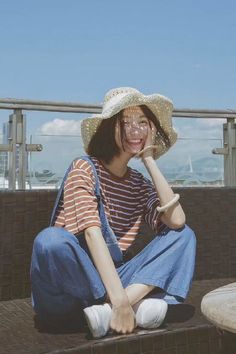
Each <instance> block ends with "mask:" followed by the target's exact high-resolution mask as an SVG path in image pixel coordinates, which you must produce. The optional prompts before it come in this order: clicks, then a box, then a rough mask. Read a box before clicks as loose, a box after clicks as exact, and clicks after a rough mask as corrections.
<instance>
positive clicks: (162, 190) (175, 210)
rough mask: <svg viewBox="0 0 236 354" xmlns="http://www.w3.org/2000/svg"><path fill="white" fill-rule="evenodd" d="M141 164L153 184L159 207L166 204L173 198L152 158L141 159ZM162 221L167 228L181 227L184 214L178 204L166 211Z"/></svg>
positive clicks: (171, 191) (183, 221)
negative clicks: (158, 199)
mask: <svg viewBox="0 0 236 354" xmlns="http://www.w3.org/2000/svg"><path fill="white" fill-rule="evenodd" d="M143 163H144V165H145V167H146V169H147V171H148V172H149V174H150V176H151V178H152V181H153V184H154V186H155V189H156V191H157V194H158V196H159V198H160V204H161V206H162V205H165V204H167V203H168V202H169V201H170V200H172V199H173V197H174V192H173V190H172V188H171V187H170V185H169V183H168V182H167V180H166V179H165V177H164V176H163V174H162V173H161V171H160V170H159V168H158V166H157V164H156V162H155V160H154V159H153V158H152V157H150V156H148V157H145V158H143ZM162 220H163V222H165V223H166V224H167V226H169V227H172V228H178V227H181V226H182V225H183V224H184V223H185V214H184V211H183V209H182V207H181V205H180V203H179V202H177V203H175V204H174V205H173V206H171V207H170V208H169V209H167V210H166V211H165V213H164V214H163V216H162Z"/></svg>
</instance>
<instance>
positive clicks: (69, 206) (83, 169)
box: [64, 159, 101, 234]
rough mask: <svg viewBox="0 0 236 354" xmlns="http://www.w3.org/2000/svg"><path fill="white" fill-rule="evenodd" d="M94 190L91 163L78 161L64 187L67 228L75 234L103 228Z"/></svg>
mask: <svg viewBox="0 0 236 354" xmlns="http://www.w3.org/2000/svg"><path fill="white" fill-rule="evenodd" d="M94 188H95V177H94V175H93V170H92V167H91V165H90V163H89V162H88V161H84V160H82V159H78V160H76V161H75V162H74V164H73V167H72V170H71V171H70V173H69V174H68V177H67V179H66V182H65V187H64V215H65V227H66V229H67V230H68V231H70V232H72V233H73V234H79V233H80V232H82V231H84V230H85V229H86V228H88V227H90V226H98V227H101V223H100V218H99V213H98V204H97V198H96V196H95V193H94Z"/></svg>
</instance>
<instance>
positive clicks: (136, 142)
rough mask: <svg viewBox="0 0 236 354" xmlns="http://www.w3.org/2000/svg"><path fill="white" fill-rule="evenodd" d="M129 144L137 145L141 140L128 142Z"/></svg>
mask: <svg viewBox="0 0 236 354" xmlns="http://www.w3.org/2000/svg"><path fill="white" fill-rule="evenodd" d="M130 143H131V144H138V143H141V140H130Z"/></svg>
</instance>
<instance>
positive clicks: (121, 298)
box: [110, 291, 129, 307]
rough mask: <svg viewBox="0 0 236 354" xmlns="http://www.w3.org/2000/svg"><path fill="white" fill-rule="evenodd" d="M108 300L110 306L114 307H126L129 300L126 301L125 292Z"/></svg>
mask: <svg viewBox="0 0 236 354" xmlns="http://www.w3.org/2000/svg"><path fill="white" fill-rule="evenodd" d="M110 300H111V304H112V305H113V306H116V307H119V306H126V305H128V304H129V299H128V296H127V295H126V293H125V291H124V293H123V294H120V295H116V296H114V297H110Z"/></svg>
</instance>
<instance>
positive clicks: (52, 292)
mask: <svg viewBox="0 0 236 354" xmlns="http://www.w3.org/2000/svg"><path fill="white" fill-rule="evenodd" d="M83 158H84V157H83ZM84 159H86V160H88V158H87V157H85V158H84ZM89 161H90V162H91V160H89ZM91 165H92V167H93V168H94V170H95V167H94V165H93V164H92V162H91ZM70 168H71V166H70ZM70 168H69V169H68V171H67V173H66V175H65V179H66V176H67V174H68V173H69V171H70ZM94 175H95V179H96V187H95V193H96V196H97V199H98V205H99V215H100V219H101V224H102V234H103V236H104V239H105V241H106V244H107V246H108V248H109V250H110V253H111V256H112V258H113V261H114V264H115V266H116V269H117V272H118V274H119V276H120V279H121V282H122V284H123V286H124V287H127V286H128V285H131V284H135V283H136V284H138V283H139V284H148V285H154V286H155V287H157V288H160V289H159V293H157V294H155V295H153V296H155V297H161V298H163V299H164V300H165V301H166V302H168V303H179V302H182V301H183V300H184V299H185V298H186V296H187V293H188V291H189V287H190V284H191V281H192V277H193V272H194V263H195V249H196V241H195V235H194V232H193V231H192V230H191V229H190V228H189V227H188V226H187V225H186V226H184V227H183V228H181V229H179V230H170V229H168V228H166V229H165V231H163V232H162V233H161V234H159V235H157V236H156V237H155V238H154V239H153V241H151V242H150V243H149V244H148V245H147V246H146V247H145V248H144V249H143V250H142V251H141V252H140V253H138V254H137V255H136V256H135V257H134V258H132V259H131V260H129V261H128V262H126V263H124V262H122V252H121V250H120V248H119V246H118V243H117V240H116V239H115V235H114V233H113V231H112V230H111V228H110V226H109V223H108V220H107V218H106V215H105V211H104V206H103V204H102V202H101V198H100V193H99V189H100V187H99V180H98V177H97V174H96V170H95V171H94ZM65 179H64V180H65ZM63 187H64V181H63V183H62V186H61V189H60V191H59V193H58V197H57V201H56V204H55V207H54V211H53V215H52V223H53V220H54V216H55V212H56V208H57V205H58V203H59V201H60V198H61V195H62V193H63ZM114 239H115V240H114ZM30 275H31V285H32V304H33V307H34V310H35V312H36V313H37V314H39V315H42V316H45V315H48V314H49V315H51V314H52V315H64V314H69V313H73V311H77V309H78V307H87V306H90V305H92V304H95V303H101V302H104V300H105V298H106V290H105V288H104V285H103V283H102V281H101V278H100V275H99V273H98V272H97V270H96V268H95V266H94V264H93V262H92V260H91V257H90V253H89V250H88V247H87V245H86V241H85V237H84V235H83V234H81V235H80V236H78V237H76V236H74V235H73V234H72V233H70V232H68V231H67V230H65V229H64V228H58V227H54V226H50V227H48V228H46V229H44V230H42V231H41V232H40V233H39V234H38V235H37V237H36V238H35V241H34V245H33V252H32V259H31V269H30Z"/></svg>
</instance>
